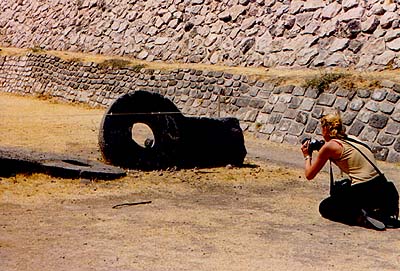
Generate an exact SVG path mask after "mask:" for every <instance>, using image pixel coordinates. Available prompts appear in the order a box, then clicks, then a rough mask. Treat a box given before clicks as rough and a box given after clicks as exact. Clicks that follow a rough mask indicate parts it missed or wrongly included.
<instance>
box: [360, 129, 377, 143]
mask: <svg viewBox="0 0 400 271" xmlns="http://www.w3.org/2000/svg"><path fill="white" fill-rule="evenodd" d="M378 133H379V131H378V130H377V129H375V128H371V127H366V128H365V129H363V131H362V132H361V134H360V139H361V140H362V141H367V142H374V141H375V139H376V137H377V136H378Z"/></svg>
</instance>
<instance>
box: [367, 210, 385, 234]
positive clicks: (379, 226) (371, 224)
mask: <svg viewBox="0 0 400 271" xmlns="http://www.w3.org/2000/svg"><path fill="white" fill-rule="evenodd" d="M361 214H362V215H361V224H362V225H363V226H366V227H368V228H372V229H375V230H377V231H384V230H385V229H386V226H385V224H383V222H381V221H379V220H378V219H375V218H373V217H370V216H368V214H367V212H366V211H365V210H364V209H361Z"/></svg>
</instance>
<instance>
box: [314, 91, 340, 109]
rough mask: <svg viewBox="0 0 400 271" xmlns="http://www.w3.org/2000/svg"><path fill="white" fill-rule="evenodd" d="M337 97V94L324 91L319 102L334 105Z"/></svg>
mask: <svg viewBox="0 0 400 271" xmlns="http://www.w3.org/2000/svg"><path fill="white" fill-rule="evenodd" d="M335 99H336V95H334V94H328V93H322V94H321V95H320V96H319V98H318V101H317V104H319V105H326V106H332V105H333V103H334V102H335Z"/></svg>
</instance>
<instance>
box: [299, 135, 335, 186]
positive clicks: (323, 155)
mask: <svg viewBox="0 0 400 271" xmlns="http://www.w3.org/2000/svg"><path fill="white" fill-rule="evenodd" d="M301 150H302V152H303V155H304V156H305V158H304V159H305V171H304V174H305V176H306V178H307V180H312V179H314V177H315V176H316V175H317V174H318V172H320V171H321V169H322V168H323V167H324V165H325V163H326V161H328V160H329V159H330V158H334V159H335V158H338V157H339V156H340V155H341V153H342V146H340V145H339V144H338V143H336V142H334V141H333V140H330V141H329V142H327V143H325V144H324V145H323V146H322V148H321V149H320V150H319V152H318V156H317V157H316V158H315V161H312V157H311V155H309V154H308V151H307V150H308V142H306V143H304V144H303V145H302V146H301Z"/></svg>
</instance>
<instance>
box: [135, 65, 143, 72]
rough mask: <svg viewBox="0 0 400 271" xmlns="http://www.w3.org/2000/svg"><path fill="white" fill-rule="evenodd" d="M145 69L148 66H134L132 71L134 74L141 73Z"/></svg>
mask: <svg viewBox="0 0 400 271" xmlns="http://www.w3.org/2000/svg"><path fill="white" fill-rule="evenodd" d="M144 67H146V65H144V64H136V65H133V66H132V70H133V71H134V72H140V70H141V69H143V68H144Z"/></svg>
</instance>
